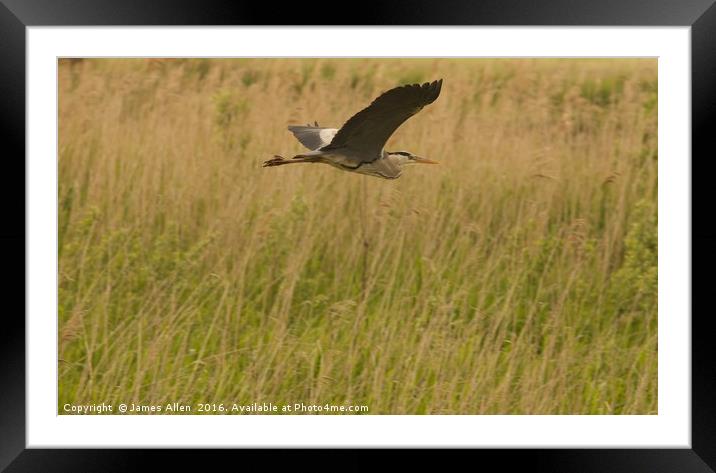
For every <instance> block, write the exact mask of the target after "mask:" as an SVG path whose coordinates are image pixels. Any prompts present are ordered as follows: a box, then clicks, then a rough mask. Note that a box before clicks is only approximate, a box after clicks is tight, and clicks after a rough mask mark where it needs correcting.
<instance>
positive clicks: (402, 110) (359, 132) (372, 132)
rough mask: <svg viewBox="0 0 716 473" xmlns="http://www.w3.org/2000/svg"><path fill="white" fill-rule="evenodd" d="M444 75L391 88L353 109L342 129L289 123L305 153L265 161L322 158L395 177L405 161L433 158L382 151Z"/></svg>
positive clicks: (431, 95)
mask: <svg viewBox="0 0 716 473" xmlns="http://www.w3.org/2000/svg"><path fill="white" fill-rule="evenodd" d="M442 85H443V80H442V79H440V80H436V81H434V82H426V83H424V84H422V85H420V84H412V85H404V86H401V87H396V88H394V89H391V90H389V91H387V92H385V93H383V94H382V95H381V96H379V97H378V98H377V99H375V100H374V101H373V103H371V104H370V105H369V106H368V107H366V108H364V109H363V110H361V111H360V112H358V113H356V114H355V115H353V116H352V117H351V118H350V120H348V121H347V122H346V123H345V124H344V125H343V126H342V127H341V128H340V129H336V128H322V127H320V126H318V123H317V122H314V125H313V126H312V125H310V124H309V125H307V126H289V127H288V129H289V131H291V132H292V133H293V134H294V136H295V137H296V138H297V139H298V141H300V142H301V144H303V145H304V146H305V147H306V148H308V149H309V150H310V152H308V153H302V154H298V155H296V156H294V157H293V158H292V159H286V158H284V157H282V156H274V157H273V159H269V160H268V161H265V162H264V164H263V167H269V166H282V165H284V164H292V163H324V164H330V165H331V166H334V167H337V168H338V169H342V170H343V171H349V172H357V173H360V174H368V175H370V176H376V177H382V178H384V179H397V178H398V177H400V175H401V174H402V171H403V169H402V168H403V167H404V166H405V165H408V164H419V163H422V164H437V162H435V161H431V160H429V159H425V158H421V157H419V156H416V155H414V154H413V153H410V152H408V151H386V150H385V149H384V147H385V143H386V142H387V141H388V138H390V136H391V135H392V134H393V132H395V130H396V129H398V127H399V126H400V125H402V124H403V123H404V122H405V121H406V120H407V119H408V118H410V117H412V116H413V115H415V114H416V113H418V112H419V111H420V110H422V109H423V107H425V106H426V105H429V104H431V103H433V102H434V101H435V100H436V99H437V98H438V96H439V95H440V89H441V88H442Z"/></svg>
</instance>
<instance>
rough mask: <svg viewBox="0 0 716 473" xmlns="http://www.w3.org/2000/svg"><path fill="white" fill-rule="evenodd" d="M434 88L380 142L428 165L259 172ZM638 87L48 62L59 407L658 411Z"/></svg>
mask: <svg viewBox="0 0 716 473" xmlns="http://www.w3.org/2000/svg"><path fill="white" fill-rule="evenodd" d="M438 78H444V81H445V82H444V85H443V91H442V95H441V97H440V98H439V99H438V100H437V101H436V102H435V103H434V104H433V105H431V106H429V107H426V109H425V110H423V111H422V112H421V113H420V114H419V115H417V116H416V117H415V118H413V119H412V120H410V121H408V122H406V124H405V125H404V126H403V127H401V128H400V129H399V130H398V132H397V133H396V134H395V135H394V136H393V137H392V138H391V140H390V141H389V146H388V149H389V150H410V151H412V152H414V153H416V154H418V155H421V156H425V157H428V158H432V159H436V160H439V161H441V163H442V164H441V166H414V167H411V168H409V169H407V170H406V171H405V173H404V174H403V176H402V177H401V178H400V179H398V180H395V181H387V180H380V179H377V178H373V177H367V176H360V175H353V174H349V173H344V172H340V171H338V170H336V169H334V168H331V167H329V166H325V165H317V164H307V165H296V166H286V167H280V168H265V169H264V168H261V162H262V161H263V160H265V159H267V158H270V157H271V156H272V155H273V154H283V155H289V156H290V155H291V154H292V153H297V152H299V151H300V150H301V146H300V144H299V143H298V142H296V141H295V140H294V138H293V137H292V136H291V134H290V133H289V132H288V131H286V125H287V124H292V123H298V124H303V123H307V122H311V123H312V122H313V121H314V120H317V121H318V122H319V123H320V124H321V125H324V126H329V125H330V126H340V125H341V124H342V123H343V122H344V121H345V120H346V119H348V118H349V117H350V116H351V115H352V114H353V113H355V112H357V111H358V110H359V109H360V108H362V107H363V106H365V105H367V104H368V103H370V101H371V100H372V99H373V98H374V97H375V96H376V95H378V94H379V93H380V92H382V91H384V90H387V89H389V88H391V87H393V86H395V85H397V84H400V83H410V82H415V81H427V80H433V79H438ZM656 91H657V77H656V60H637V59H629V60H623V59H614V60H611V59H602V60H575V59H569V60H558V59H509V60H507V59H505V60H497V59H406V60H397V59H381V60H378V59H375V60H374V59H301V60H298V59H267V60H264V59H211V60H210V59H186V60H181V59H167V60H161V59H150V60H144V59H128V60H116V59H112V60H110V59H107V60H101V59H95V60H84V61H81V62H72V63H69V62H68V63H65V62H63V61H61V62H60V65H59V196H58V198H59V228H58V231H59V248H58V253H59V358H60V361H59V393H60V394H59V403H60V406H62V405H63V404H64V403H76V404H77V403H89V402H108V403H119V402H136V403H145V404H149V403H151V404H158V403H167V402H173V401H177V402H184V403H195V402H215V403H220V402H223V403H234V402H236V403H250V402H254V401H256V402H262V401H266V402H274V403H288V404H293V403H295V402H304V403H306V404H312V403H316V404H325V403H334V404H347V403H350V404H365V405H368V406H369V409H370V411H369V413H371V414H654V413H656V410H657V290H656V289H657V241H656V234H657V233H656V228H657V148H656V143H657V137H656V129H657V123H656ZM362 187H364V189H363V190H362ZM363 191H364V192H365V194H364V195H363ZM361 206H365V207H364V208H365V215H364V216H363V218H361V212H360V209H361ZM364 231H365V234H366V235H367V237H366V240H367V245H364V239H363V232H364ZM60 412H62V411H61V410H60Z"/></svg>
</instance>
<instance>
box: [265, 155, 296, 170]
mask: <svg viewBox="0 0 716 473" xmlns="http://www.w3.org/2000/svg"><path fill="white" fill-rule="evenodd" d="M287 162H289V160H288V159H286V158H284V157H283V156H279V155H275V156H274V157H273V158H271V159H269V160H268V161H264V164H263V166H262V167H264V168H267V167H270V166H280V165H282V164H286V163H287Z"/></svg>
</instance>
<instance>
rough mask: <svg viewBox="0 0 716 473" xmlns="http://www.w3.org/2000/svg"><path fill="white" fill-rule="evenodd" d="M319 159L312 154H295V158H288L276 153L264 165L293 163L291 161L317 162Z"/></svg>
mask: <svg viewBox="0 0 716 473" xmlns="http://www.w3.org/2000/svg"><path fill="white" fill-rule="evenodd" d="M316 161H318V160H317V159H316V158H315V157H312V156H302V155H300V154H299V155H298V156H294V157H293V159H286V158H284V157H283V156H279V155H275V156H274V157H273V158H271V159H269V160H268V161H264V164H263V167H265V168H266V167H270V166H281V165H282V164H291V163H315V162H316Z"/></svg>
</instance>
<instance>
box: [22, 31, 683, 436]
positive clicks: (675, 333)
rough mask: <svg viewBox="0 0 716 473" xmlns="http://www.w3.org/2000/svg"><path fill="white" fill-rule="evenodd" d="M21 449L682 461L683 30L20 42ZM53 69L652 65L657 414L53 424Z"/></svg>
mask: <svg viewBox="0 0 716 473" xmlns="http://www.w3.org/2000/svg"><path fill="white" fill-rule="evenodd" d="M27 40H28V41H27V51H28V52H27V92H28V95H27V97H28V99H27V111H28V124H27V130H28V134H27V179H28V180H27V184H28V186H27V209H28V213H27V243H28V252H27V336H28V345H27V346H28V349H27V369H28V372H27V446H28V447H30V448H33V447H77V446H84V447H100V446H105V447H135V446H140V447H180V446H181V447H184V446H195V447H232V446H336V447H337V446H479V447H568V448H569V447H629V448H635V447H677V448H690V444H691V434H690V430H691V429H690V407H691V397H690V373H691V369H690V361H691V360H690V345H691V344H690V313H691V312H690V264H689V262H690V256H689V254H690V253H689V252H690V241H691V238H690V223H691V222H690V217H689V216H690V213H691V212H690V197H689V193H690V178H689V176H690V129H691V128H690V112H691V109H690V99H691V90H690V59H689V58H690V28H682V27H678V28H652V27H648V28H617V27H602V28H574V27H569V28H567V27H550V28H544V27H520V28H505V27H489V28H486V27H479V28H478V27H460V28H444V27H441V28H434V27H429V28H428V27H418V28H414V27H413V28H395V27H370V28H367V27H360V28H320V27H310V28H309V27H301V28H233V27H231V28H226V27H224V28H207V27H202V28H176V27H171V28H157V27H139V28H137V27H133V28H127V27H121V28H116V27H112V28H96V27H92V28H78V27H59V28H57V27H29V28H28V29H27ZM58 56H80V57H81V56H85V57H86V56H254V57H267V56H302V57H307V56H341V57H343V56H393V57H397V56H428V57H430V56H490V57H504V56H550V57H554V56H560V57H564V56H640V57H644V56H651V57H658V58H659V273H660V276H661V277H660V284H659V321H658V323H659V355H658V362H659V383H658V384H659V386H658V387H659V402H658V407H659V414H658V415H655V416H320V415H316V416H281V415H279V416H161V415H160V416H119V415H118V416H58V415H56V409H57V403H56V399H57V386H56V379H57V363H56V353H57V351H56V336H57V306H56V302H55V301H56V299H57V287H56V276H55V275H56V263H57V255H56V248H57V234H56V227H55V224H56V219H57V199H56V195H57V192H56V191H57V170H56V159H57V158H56V156H57V150H56V133H57V131H56V130H57V114H56V105H55V104H56V103H57V96H56V93H57V92H56V57H58Z"/></svg>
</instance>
